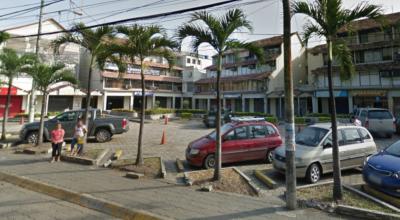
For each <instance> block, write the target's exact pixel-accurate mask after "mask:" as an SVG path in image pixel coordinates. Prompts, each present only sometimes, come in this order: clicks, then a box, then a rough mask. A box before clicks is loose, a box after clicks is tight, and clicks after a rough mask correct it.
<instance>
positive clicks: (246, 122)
mask: <svg viewBox="0 0 400 220" xmlns="http://www.w3.org/2000/svg"><path fill="white" fill-rule="evenodd" d="M231 124H232V125H234V126H237V125H265V124H268V125H271V124H272V123H270V122H267V121H233V122H231Z"/></svg>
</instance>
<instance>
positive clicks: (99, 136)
mask: <svg viewBox="0 0 400 220" xmlns="http://www.w3.org/2000/svg"><path fill="white" fill-rule="evenodd" d="M95 136H96V141H97V142H99V143H104V142H107V141H109V140H110V139H111V133H110V131H108V130H106V129H99V130H98V131H97V132H96V135H95Z"/></svg>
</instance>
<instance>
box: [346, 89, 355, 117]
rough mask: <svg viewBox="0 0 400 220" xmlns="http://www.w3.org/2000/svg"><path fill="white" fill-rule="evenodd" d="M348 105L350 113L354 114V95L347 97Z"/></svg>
mask: <svg viewBox="0 0 400 220" xmlns="http://www.w3.org/2000/svg"><path fill="white" fill-rule="evenodd" d="M347 100H348V103H349V113H352V112H353V111H354V108H353V106H354V104H353V96H352V95H350V94H349V95H348V97H347Z"/></svg>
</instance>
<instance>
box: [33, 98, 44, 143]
mask: <svg viewBox="0 0 400 220" xmlns="http://www.w3.org/2000/svg"><path fill="white" fill-rule="evenodd" d="M46 108H47V93H46V92H43V99H42V110H41V111H40V124H39V137H38V142H37V143H36V145H40V144H42V143H43V129H44V114H45V112H46Z"/></svg>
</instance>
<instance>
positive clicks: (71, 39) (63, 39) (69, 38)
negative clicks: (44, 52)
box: [51, 33, 85, 54]
mask: <svg viewBox="0 0 400 220" xmlns="http://www.w3.org/2000/svg"><path fill="white" fill-rule="evenodd" d="M68 43H75V44H78V45H82V46H85V45H83V44H84V43H83V42H82V40H81V39H79V38H77V37H76V36H73V35H71V34H69V33H67V34H64V35H62V36H60V37H59V38H57V39H55V40H53V41H52V42H51V47H52V48H53V51H54V53H55V54H60V48H61V46H62V45H64V44H68Z"/></svg>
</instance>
